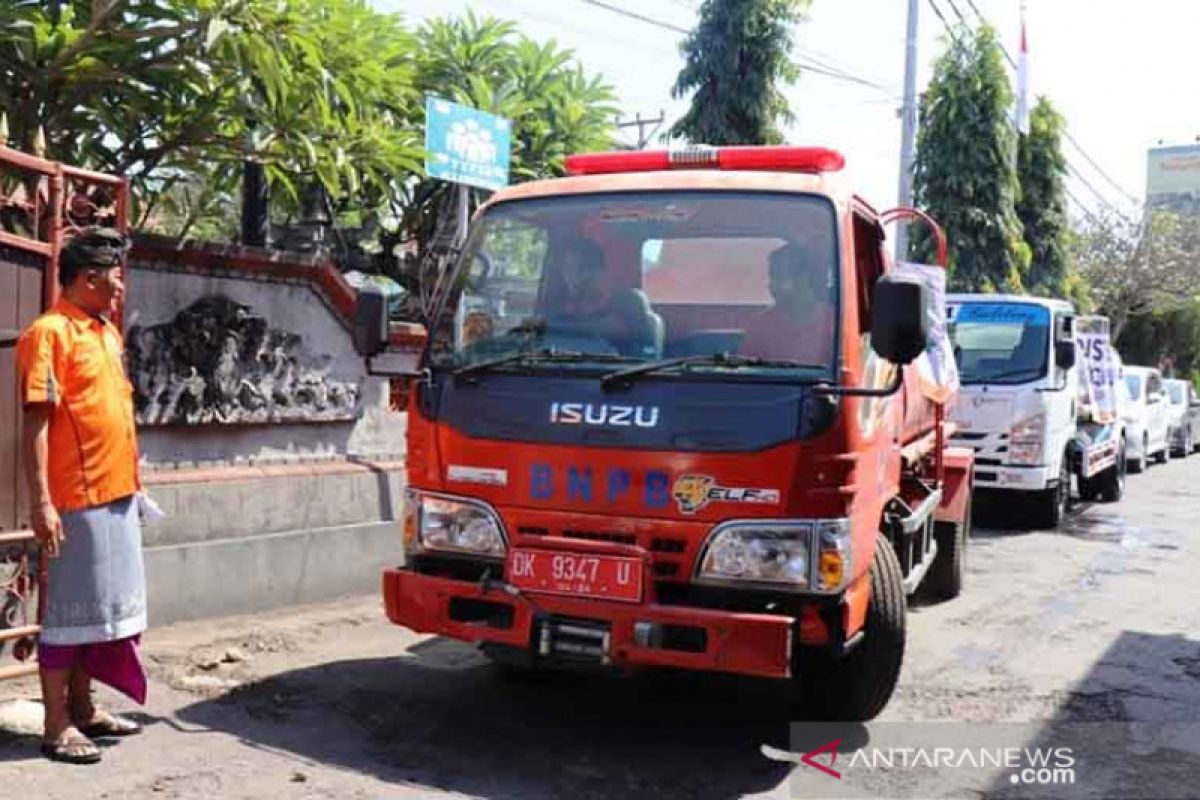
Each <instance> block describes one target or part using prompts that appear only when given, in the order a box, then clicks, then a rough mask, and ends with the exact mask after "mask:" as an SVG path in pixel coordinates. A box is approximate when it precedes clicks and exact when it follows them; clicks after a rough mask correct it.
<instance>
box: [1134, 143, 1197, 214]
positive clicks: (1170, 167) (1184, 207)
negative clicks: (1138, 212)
mask: <svg viewBox="0 0 1200 800" xmlns="http://www.w3.org/2000/svg"><path fill="white" fill-rule="evenodd" d="M1146 206H1147V207H1149V208H1165V209H1170V210H1172V211H1177V212H1179V213H1186V214H1200V142H1196V143H1193V144H1184V145H1173V146H1167V147H1152V148H1150V150H1149V151H1148V153H1147V162H1146Z"/></svg>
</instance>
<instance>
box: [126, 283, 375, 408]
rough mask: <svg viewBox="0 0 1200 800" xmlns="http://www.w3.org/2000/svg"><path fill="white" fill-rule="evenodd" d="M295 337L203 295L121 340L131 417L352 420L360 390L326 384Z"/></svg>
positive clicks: (323, 369) (323, 372)
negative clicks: (128, 379) (165, 319)
mask: <svg viewBox="0 0 1200 800" xmlns="http://www.w3.org/2000/svg"><path fill="white" fill-rule="evenodd" d="M301 345H302V340H301V336H300V335H299V334H296V333H291V332H288V331H282V330H278V329H275V328H271V327H270V326H269V325H268V324H267V321H266V320H265V319H264V318H263V317H262V316H260V315H258V314H255V313H254V311H253V310H252V308H251V307H250V306H248V305H244V304H241V303H237V302H235V301H233V300H231V299H229V298H228V297H224V296H222V295H209V296H207V297H202V298H200V299H199V300H197V301H195V302H194V303H192V304H191V305H189V306H188V307H187V308H184V309H183V310H182V311H180V312H179V313H178V314H176V315H175V318H174V319H172V320H171V321H169V322H165V323H162V324H159V325H151V326H145V327H143V326H133V327H132V328H130V329H129V332H128V334H127V336H126V349H127V351H128V356H129V368H130V374H131V378H132V382H133V386H134V401H135V406H136V409H137V419H138V422H139V423H140V424H143V425H164V424H173V423H188V424H204V423H252V422H313V421H325V420H348V419H354V418H356V417H357V416H358V410H359V399H360V393H361V388H360V386H359V385H358V383H356V382H353V381H340V380H334V379H333V378H331V377H330V376H329V366H328V364H320V363H316V362H317V360H316V359H313V358H311V357H308V356H306V355H305V353H304V352H303V348H302V346H301Z"/></svg>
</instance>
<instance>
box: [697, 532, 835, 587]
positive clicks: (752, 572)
mask: <svg viewBox="0 0 1200 800" xmlns="http://www.w3.org/2000/svg"><path fill="white" fill-rule="evenodd" d="M849 574H850V523H849V520H845V519H837V520H766V521H755V520H745V521H739V522H726V523H724V524H722V525H719V526H717V527H716V528H714V529H713V531H712V533H710V534H709V537H708V542H707V544H706V546H705V548H704V551H703V553H702V554H701V556H700V563H699V565H698V567H697V569H696V574H695V580H696V582H697V583H709V584H721V585H754V584H759V585H764V586H771V587H778V588H788V589H808V590H815V591H821V592H832V591H837V590H839V589H841V588H842V587H843V585H844V584H845V580H846V578H847V576H849Z"/></svg>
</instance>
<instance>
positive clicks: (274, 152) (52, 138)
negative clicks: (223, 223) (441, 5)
mask: <svg viewBox="0 0 1200 800" xmlns="http://www.w3.org/2000/svg"><path fill="white" fill-rule="evenodd" d="M413 46H414V44H413V39H412V36H411V34H409V33H408V32H407V31H406V30H405V29H404V27H403V26H402V24H401V20H400V17H399V16H398V15H387V14H380V13H377V12H375V11H373V10H371V8H370V6H369V5H367V3H366V2H365V0H289V1H288V2H286V3H279V2H274V0H159V1H158V2H128V1H126V0H108V2H103V1H100V2H92V0H73V1H72V2H62V3H43V2H34V1H33V0H17V2H10V3H7V4H5V5H4V6H3V8H0V53H2V54H3V55H2V56H0V110H3V111H5V112H7V117H8V120H9V124H10V129H11V133H12V139H13V141H14V143H15V144H16V145H17V146H19V147H24V148H26V149H30V148H31V147H32V144H33V142H34V141H35V139H36V137H37V135H38V133H37V132H38V130H39V129H41V130H44V132H45V139H46V142H47V152H46V154H47V155H48V156H49V157H51V158H55V159H60V160H63V161H67V162H70V163H75V164H81V165H84V166H88V167H92V168H94V169H98V170H103V171H107V172H113V173H118V174H122V175H125V176H127V177H129V178H130V179H131V180H132V182H133V185H134V190H135V197H136V198H137V199H138V200H140V205H139V207H138V208H137V209H136V212H137V213H136V219H137V220H138V221H139V222H141V223H142V224H145V225H148V226H154V225H155V224H156V222H162V221H163V220H171V219H172V218H173V217H176V216H178V215H179V214H180V213H181V212H182V213H183V214H184V216H185V219H183V220H182V221H181V222H182V226H183V227H184V228H189V227H191V225H192V224H195V223H196V221H197V220H196V218H195V216H194V215H195V214H203V213H205V210H206V209H211V208H214V207H216V208H220V209H222V211H227V206H228V204H229V203H230V202H232V197H233V196H234V188H235V187H236V183H237V180H238V173H239V165H240V162H241V161H242V160H243V159H246V158H253V159H258V160H261V161H263V162H264V163H265V165H266V168H267V173H268V177H269V179H270V180H271V182H272V184H273V186H275V187H276V188H277V189H279V190H280V191H278V192H277V196H278V197H281V198H282V199H283V201H284V203H285V205H286V203H287V202H288V201H289V200H290V201H293V202H294V200H295V198H296V195H297V191H296V189H297V186H296V185H297V183H298V182H300V181H302V180H307V179H308V177H309V176H316V177H317V178H318V179H319V180H320V181H321V182H323V183H324V184H325V185H326V186H327V187H328V188H329V190H330V191H331V192H332V193H333V194H335V195H337V196H342V195H354V196H356V197H360V198H361V199H362V201H363V202H371V201H373V200H377V199H378V198H381V197H383V196H386V195H388V194H390V193H391V192H392V191H394V180H395V176H396V175H400V174H405V173H412V172H413V171H416V170H418V169H419V168H420V154H421V150H420V148H419V139H418V136H417V133H416V130H415V129H414V127H413V125H412V122H411V120H412V116H413V107H414V106H415V104H416V103H417V101H418V99H419V98H418V96H417V95H416V94H415V93H414V91H413V88H412V50H413ZM160 203H161V205H160ZM176 221H179V220H176ZM173 232H178V231H173Z"/></svg>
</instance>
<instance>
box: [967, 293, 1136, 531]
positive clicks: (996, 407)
mask: <svg viewBox="0 0 1200 800" xmlns="http://www.w3.org/2000/svg"><path fill="white" fill-rule="evenodd" d="M946 304H947V315H948V319H949V324H950V328H951V341H952V343H953V348H954V355H955V361H956V363H957V365H958V370H959V380H960V382H961V386H960V390H959V396H958V400H957V403H956V405H955V408H954V411H953V420H954V422H955V424H956V426H957V430H956V432H955V434H954V437H953V439H954V441H955V442H957V443H961V444H964V445H969V446H971V447H972V448H973V449H974V450H975V464H976V466H977V470H976V473H975V486H976V489H977V490H978V491H979V492H988V493H1006V494H1010V495H1014V496H1019V497H1021V498H1022V499H1025V500H1028V501H1029V510H1030V511H1031V512H1032V515H1033V518H1034V523H1035V524H1037V525H1039V526H1041V527H1048V528H1054V527H1057V526H1058V525H1059V524H1060V523H1061V521H1062V519H1063V518H1064V516H1065V514H1066V513H1067V509H1068V505H1069V502H1070V498H1071V484H1072V478H1073V477H1078V479H1079V481H1080V487H1081V491H1084V492H1085V493H1090V492H1091V489H1092V487H1093V486H1095V485H1098V484H1097V483H1096V481H1097V480H1098V479H1097V475H1099V474H1100V472H1102V471H1104V470H1105V469H1108V468H1109V467H1114V468H1115V471H1114V473H1113V476H1112V477H1113V478H1114V480H1119V481H1120V482H1121V483H1120V486H1123V480H1124V466H1123V464H1124V459H1123V455H1121V454H1123V452H1124V445H1123V443H1122V442H1121V439H1122V435H1121V429H1120V423H1119V422H1116V423H1114V424H1115V425H1116V427H1112V428H1111V429H1109V427H1106V426H1101V428H1100V429H1096V430H1092V429H1091V427H1090V426H1091V425H1092V424H1093V420H1092V419H1091V412H1092V401H1091V399H1090V397H1089V389H1088V386H1087V385H1086V384H1085V383H1084V382H1082V381H1081V370H1082V369H1084V368H1086V367H1085V366H1084V365H1077V363H1076V362H1077V360H1078V359H1079V347H1078V346H1077V342H1076V336H1077V334H1078V333H1079V331H1078V330H1077V327H1078V326H1079V322H1080V319H1079V318H1077V315H1076V313H1075V309H1074V307H1073V306H1072V305H1071V304H1070V303H1067V302H1065V301H1062V300H1057V299H1052V298H1039V297H1028V296H1024V295H1003V294H952V295H949V296H948V297H947V301H946ZM1087 319H1089V320H1092V319H1098V318H1087ZM1103 322H1104V323H1105V325H1104V326H1102V327H1103V330H1104V331H1107V326H1106V323H1107V321H1106V320H1104V321H1103ZM1096 346H1097V347H1098V348H1102V349H1103V356H1104V358H1107V359H1109V360H1111V359H1112V358H1113V357H1115V354H1114V353H1113V352H1112V351H1111V349H1110V348H1109V346H1108V345H1107V343H1106V340H1104V341H1102V340H1097V342H1096ZM1085 377H1086V376H1085ZM1097 381H1098V382H1099V385H1101V386H1103V387H1105V388H1106V389H1107V390H1108V391H1109V392H1110V394H1111V393H1115V390H1116V388H1118V387H1117V383H1118V382H1119V377H1118V376H1117V373H1116V372H1114V371H1111V370H1110V373H1109V374H1105V375H1104V376H1103V377H1100V376H1098V377H1097ZM1116 416H1117V417H1119V414H1118V415H1116ZM1112 437H1115V438H1112ZM1098 448H1099V449H1098ZM1114 449H1115V450H1116V451H1117V452H1116V453H1115V454H1114V453H1113V452H1111V451H1113V450H1114ZM1118 455H1121V458H1120V459H1119V460H1120V464H1118V463H1117V461H1116V460H1114V457H1115V456H1118ZM1115 491H1117V486H1116V484H1114V487H1113V488H1112V489H1111V490H1110V491H1109V492H1108V494H1111V493H1112V492H1115Z"/></svg>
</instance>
